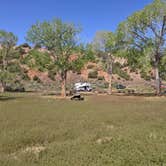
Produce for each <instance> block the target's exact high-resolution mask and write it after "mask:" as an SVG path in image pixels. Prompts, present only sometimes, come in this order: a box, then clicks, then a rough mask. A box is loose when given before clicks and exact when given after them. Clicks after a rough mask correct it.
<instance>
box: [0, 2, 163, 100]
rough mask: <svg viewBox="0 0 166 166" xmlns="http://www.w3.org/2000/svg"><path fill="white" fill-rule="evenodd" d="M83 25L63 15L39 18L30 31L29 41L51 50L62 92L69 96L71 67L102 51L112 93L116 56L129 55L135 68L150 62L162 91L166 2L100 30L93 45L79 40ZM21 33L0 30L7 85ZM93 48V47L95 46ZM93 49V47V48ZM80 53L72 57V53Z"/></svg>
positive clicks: (0, 73)
mask: <svg viewBox="0 0 166 166" xmlns="http://www.w3.org/2000/svg"><path fill="white" fill-rule="evenodd" d="M79 33H80V28H79V27H77V26H75V25H74V24H68V23H63V22H62V21H61V20H60V19H54V20H52V21H43V22H37V23H36V24H34V25H32V27H31V28H30V29H29V31H28V33H27V37H26V39H27V41H28V42H30V43H31V44H35V45H40V46H41V47H44V48H46V49H48V50H49V52H50V54H51V60H52V67H53V68H55V69H56V71H57V72H58V73H59V75H60V76H61V85H62V96H63V97H65V96H66V78H67V72H68V71H69V70H80V69H81V68H82V67H83V65H84V63H86V62H87V61H88V60H89V59H88V58H89V57H92V56H91V55H92V54H93V53H95V54H96V55H101V54H102V56H101V57H102V62H103V64H104V65H103V66H104V68H105V70H106V71H107V72H108V73H109V74H110V83H109V93H111V89H112V87H111V85H112V73H113V64H114V57H116V56H121V57H125V58H126V59H128V63H129V65H131V66H132V67H133V66H134V67H135V68H140V67H141V68H144V67H147V66H150V67H152V68H153V69H154V71H155V80H156V93H157V94H160V92H161V89H160V82H161V79H160V76H161V75H162V73H161V71H165V62H163V59H165V58H164V56H165V55H166V54H165V51H166V43H165V40H166V2H165V1H164V0H154V2H153V3H152V4H150V5H148V6H146V7H145V8H144V9H143V10H141V11H138V12H136V13H134V14H133V15H131V16H130V17H128V18H127V19H126V20H125V21H124V22H122V23H120V24H119V26H118V28H117V30H116V31H115V32H114V33H113V32H99V33H97V34H96V36H95V38H94V41H93V42H92V44H91V45H87V46H84V45H83V44H80V43H79V40H78V35H79ZM16 42H17V37H16V36H15V35H13V34H12V33H8V32H5V31H0V45H1V49H0V82H1V84H2V85H3V84H4V80H5V79H6V78H7V76H8V75H10V73H8V64H9V62H10V60H11V57H12V56H13V55H14V50H13V48H14V46H15V45H16ZM92 48H93V49H92ZM92 50H93V51H92ZM73 53H76V54H77V58H76V59H75V60H74V61H72V60H71V55H72V54H73Z"/></svg>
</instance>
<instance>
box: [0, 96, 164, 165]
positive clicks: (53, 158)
mask: <svg viewBox="0 0 166 166" xmlns="http://www.w3.org/2000/svg"><path fill="white" fill-rule="evenodd" d="M0 166H166V98H164V97H161V98H158V97H131V96H130V97H129V96H128V97H124V96H87V97H85V101H70V100H60V99H54V98H47V97H42V96H40V95H33V94H24V93H22V94H19V93H18V94H11V93H9V94H8V93H7V94H4V95H2V94H1V95H0Z"/></svg>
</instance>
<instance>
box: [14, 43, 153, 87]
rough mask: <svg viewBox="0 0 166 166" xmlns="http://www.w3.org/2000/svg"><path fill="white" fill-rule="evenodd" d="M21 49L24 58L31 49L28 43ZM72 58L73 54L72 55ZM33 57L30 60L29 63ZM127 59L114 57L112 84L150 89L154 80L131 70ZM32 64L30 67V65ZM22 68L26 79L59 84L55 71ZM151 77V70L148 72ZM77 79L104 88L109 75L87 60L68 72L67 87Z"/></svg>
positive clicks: (39, 50) (100, 67)
mask: <svg viewBox="0 0 166 166" xmlns="http://www.w3.org/2000/svg"><path fill="white" fill-rule="evenodd" d="M16 49H20V50H19V51H21V55H22V58H23V59H24V60H25V59H26V58H27V57H28V56H29V52H30V51H32V50H33V49H31V48H30V47H29V46H28V45H23V46H21V47H19V48H16ZM37 51H38V52H41V53H48V54H49V52H48V51H47V50H46V49H41V48H38V49H37ZM73 58H74V56H73ZM33 61H35V59H32V60H31V63H32V64H33V63H35V62H33ZM126 64H127V61H126V59H123V58H117V59H115V65H114V69H113V71H114V72H113V84H116V83H120V84H123V85H125V86H127V87H132V88H136V89H137V88H138V89H146V88H148V89H150V87H152V86H153V85H154V80H153V79H151V78H150V77H146V78H145V77H144V76H143V75H142V73H141V71H139V70H136V71H132V70H131V68H130V67H129V66H127V65H126ZM31 66H32V67H31ZM22 68H24V69H25V70H26V74H27V77H28V79H29V80H30V81H31V82H33V81H36V82H38V83H42V84H44V85H57V86H59V82H60V77H59V76H58V74H56V72H55V73H54V72H52V73H50V72H48V71H42V70H41V69H38V68H35V67H33V65H27V64H23V65H22ZM149 75H150V76H151V77H153V72H151V73H149ZM79 81H88V82H91V83H92V84H93V85H94V86H96V88H99V89H104V88H107V86H108V81H109V75H108V74H107V72H105V71H104V69H103V67H102V65H101V64H99V63H94V62H88V63H87V64H86V65H85V66H84V68H83V69H82V70H81V71H80V72H75V73H74V72H72V71H70V72H68V77H67V82H68V86H69V88H70V87H71V86H72V84H73V83H75V82H79Z"/></svg>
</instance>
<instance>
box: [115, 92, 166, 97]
mask: <svg viewBox="0 0 166 166" xmlns="http://www.w3.org/2000/svg"><path fill="white" fill-rule="evenodd" d="M115 95H117V96H140V97H156V96H166V94H165V93H164V94H160V95H156V94H155V93H116V94H115Z"/></svg>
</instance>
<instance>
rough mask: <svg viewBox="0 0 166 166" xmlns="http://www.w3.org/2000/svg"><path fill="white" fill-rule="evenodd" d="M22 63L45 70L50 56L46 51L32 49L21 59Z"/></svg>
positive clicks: (49, 61)
mask: <svg viewBox="0 0 166 166" xmlns="http://www.w3.org/2000/svg"><path fill="white" fill-rule="evenodd" d="M23 63H24V64H27V65H28V66H29V67H31V68H36V69H38V70H40V71H45V70H47V69H48V66H49V65H50V63H51V57H50V55H49V54H48V53H47V52H40V51H38V50H35V49H33V50H31V51H30V52H29V53H28V55H26V57H25V58H24V59H23Z"/></svg>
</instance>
